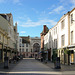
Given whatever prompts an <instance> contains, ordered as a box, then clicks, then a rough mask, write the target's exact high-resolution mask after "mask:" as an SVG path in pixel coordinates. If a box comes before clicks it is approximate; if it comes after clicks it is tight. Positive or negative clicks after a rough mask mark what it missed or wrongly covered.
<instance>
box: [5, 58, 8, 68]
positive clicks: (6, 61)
mask: <svg viewBox="0 0 75 75" xmlns="http://www.w3.org/2000/svg"><path fill="white" fill-rule="evenodd" d="M4 68H5V69H8V68H9V58H8V57H5V58H4Z"/></svg>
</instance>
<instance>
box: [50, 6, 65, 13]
mask: <svg viewBox="0 0 75 75" xmlns="http://www.w3.org/2000/svg"><path fill="white" fill-rule="evenodd" d="M62 10H64V7H63V6H59V7H57V8H55V9H53V10H52V11H51V12H49V14H52V13H57V14H59V13H60V11H62Z"/></svg>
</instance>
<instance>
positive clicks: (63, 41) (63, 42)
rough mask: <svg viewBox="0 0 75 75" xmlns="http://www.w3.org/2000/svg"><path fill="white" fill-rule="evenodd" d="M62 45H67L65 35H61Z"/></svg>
mask: <svg viewBox="0 0 75 75" xmlns="http://www.w3.org/2000/svg"><path fill="white" fill-rule="evenodd" d="M61 45H62V46H64V45H65V35H62V36H61Z"/></svg>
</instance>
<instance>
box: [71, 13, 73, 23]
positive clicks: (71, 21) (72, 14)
mask: <svg viewBox="0 0 75 75" xmlns="http://www.w3.org/2000/svg"><path fill="white" fill-rule="evenodd" d="M72 23H73V14H71V24H72Z"/></svg>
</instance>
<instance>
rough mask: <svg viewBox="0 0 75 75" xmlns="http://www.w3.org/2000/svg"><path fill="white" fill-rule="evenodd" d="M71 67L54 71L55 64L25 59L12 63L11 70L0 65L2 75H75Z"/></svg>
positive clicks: (63, 67) (0, 74)
mask: <svg viewBox="0 0 75 75" xmlns="http://www.w3.org/2000/svg"><path fill="white" fill-rule="evenodd" d="M71 70H72V68H71V67H69V69H68V68H67V67H66V66H62V68H61V69H54V64H53V63H52V62H48V63H47V64H45V63H44V62H41V61H38V60H35V59H34V58H24V59H23V60H20V61H18V62H17V63H13V62H12V63H10V64H9V69H4V68H3V64H0V75H72V74H73V75H74V74H75V72H74V71H73V70H72V71H71Z"/></svg>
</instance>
